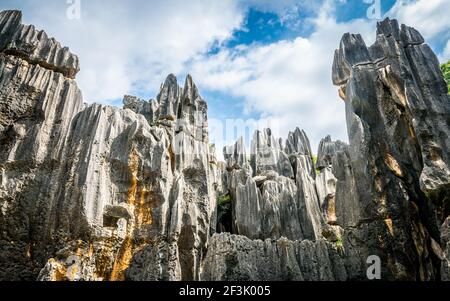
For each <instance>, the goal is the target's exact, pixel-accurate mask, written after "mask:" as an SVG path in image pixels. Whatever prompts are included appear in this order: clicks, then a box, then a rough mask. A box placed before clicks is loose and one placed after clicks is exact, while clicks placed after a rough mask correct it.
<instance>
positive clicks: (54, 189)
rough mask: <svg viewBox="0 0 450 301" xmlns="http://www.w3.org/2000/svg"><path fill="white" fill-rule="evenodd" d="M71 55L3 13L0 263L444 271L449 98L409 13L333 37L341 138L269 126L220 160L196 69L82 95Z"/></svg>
mask: <svg viewBox="0 0 450 301" xmlns="http://www.w3.org/2000/svg"><path fill="white" fill-rule="evenodd" d="M79 70H80V64H79V60H78V58H77V56H76V55H74V54H72V53H71V52H70V51H69V49H68V48H67V47H62V46H61V45H60V44H59V43H58V42H57V41H56V40H55V39H53V38H49V37H48V36H47V35H46V34H45V32H43V31H38V30H36V29H35V28H34V27H33V26H32V25H23V24H22V23H21V13H20V12H18V11H4V12H1V13H0V145H1V148H0V280H36V279H38V280H43V281H66V280H98V281H121V280H366V279H367V278H366V269H367V264H366V260H367V258H368V256H370V255H378V256H379V257H380V258H381V260H382V263H383V264H382V277H383V279H384V280H399V279H402V280H403V279H407V280H432V279H439V278H441V279H447V280H448V279H449V278H450V276H449V266H448V258H449V240H450V238H449V231H448V228H449V226H448V225H449V222H448V221H449V220H448V216H449V214H450V212H449V205H448V195H449V181H450V180H449V168H448V166H449V152H448V149H449V146H450V145H449V140H448V137H449V136H450V135H449V134H450V133H449V129H450V127H449V120H450V114H449V112H450V110H449V103H450V102H449V99H448V96H447V94H446V90H445V89H444V88H446V86H445V85H444V83H443V79H442V76H441V75H440V73H438V72H439V71H438V70H439V69H438V63H437V59H436V57H435V56H434V54H433V53H432V52H431V50H430V49H429V47H428V46H427V45H426V44H424V41H423V39H422V38H421V36H420V34H419V33H418V32H417V31H415V30H414V29H412V28H409V27H406V26H402V27H399V26H398V24H397V23H396V21H391V20H386V21H384V22H381V23H380V24H379V25H378V35H377V41H376V43H375V44H374V45H373V46H371V47H369V48H368V47H366V45H365V44H364V42H363V41H362V39H361V37H360V36H358V35H349V34H347V35H345V36H344V37H343V39H342V42H341V45H340V49H339V50H337V51H336V54H335V62H334V66H333V80H334V82H335V84H336V85H338V86H339V87H340V95H341V97H342V98H343V99H344V100H345V106H346V111H347V123H348V128H349V138H350V144H346V143H344V142H341V141H333V140H332V139H331V137H326V138H325V139H323V140H322V141H321V143H320V147H319V150H318V153H317V160H315V159H316V156H315V155H314V153H313V152H312V150H311V147H310V143H309V139H308V137H307V135H306V133H305V132H304V131H302V130H300V129H295V130H294V131H293V132H291V133H289V134H288V136H287V137H286V139H285V140H283V139H281V137H275V136H274V134H273V133H272V131H271V130H270V129H264V130H258V131H256V132H255V133H254V136H253V138H252V141H251V143H250V148H249V149H248V150H246V147H245V143H244V140H243V139H240V140H238V141H237V142H236V144H235V145H232V146H228V147H226V148H225V149H224V158H225V161H226V162H218V161H217V159H216V156H215V149H214V146H213V145H210V143H209V135H208V117H207V103H206V101H205V100H204V99H203V98H202V97H201V95H200V93H199V90H198V88H197V87H196V85H195V83H194V81H193V79H192V78H191V77H190V76H187V78H186V80H185V82H184V84H183V85H182V86H180V85H179V84H178V81H177V78H176V77H175V76H174V75H169V76H168V77H167V79H166V80H165V82H164V83H163V84H162V85H161V89H160V92H159V93H158V95H157V96H156V97H155V99H152V100H149V101H147V100H143V99H140V98H138V97H134V96H125V97H124V100H123V103H124V105H123V108H117V107H111V106H104V105H97V104H93V105H89V106H87V105H86V104H84V102H83V98H82V94H81V91H80V90H79V89H78V87H77V84H76V81H75V77H76V74H77V73H78V71H79ZM444 90H445V91H444ZM224 232H225V233H224ZM438 267H440V271H441V274H439V269H438Z"/></svg>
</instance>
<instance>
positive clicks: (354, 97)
mask: <svg viewBox="0 0 450 301" xmlns="http://www.w3.org/2000/svg"><path fill="white" fill-rule="evenodd" d="M333 81H334V83H335V84H336V85H339V86H340V90H341V95H344V96H345V105H346V112H347V126H348V131H349V138H350V148H349V158H350V163H351V167H352V171H353V175H354V180H355V184H356V191H357V196H358V199H359V204H360V208H361V210H360V216H359V218H358V226H357V227H356V228H355V229H353V230H352V236H354V238H355V239H363V240H364V241H365V245H364V246H361V247H362V248H367V250H369V251H370V252H373V253H374V254H376V255H379V256H380V257H381V258H382V261H383V262H385V263H386V265H385V266H384V270H383V274H384V275H386V276H385V277H386V278H388V279H411V280H415V279H420V280H429V279H436V278H438V277H439V276H438V275H437V274H436V269H435V268H434V267H435V266H436V265H437V262H438V259H437V258H436V257H437V256H435V255H434V253H436V252H433V250H434V249H435V248H432V245H434V246H436V245H438V243H437V242H439V241H440V237H439V230H438V226H439V224H440V222H442V221H443V220H442V217H444V218H445V217H446V216H447V215H448V214H449V212H448V195H449V194H448V192H449V190H448V189H449V181H450V176H449V175H450V170H449V164H450V161H449V154H450V153H449V152H448V149H449V146H450V145H449V143H450V140H449V138H448V137H450V136H449V134H450V101H449V98H448V96H447V88H446V85H445V82H444V80H443V78H442V75H441V73H440V71H439V64H438V60H437V58H436V56H435V55H434V54H433V52H432V51H431V49H430V48H429V46H428V45H426V44H424V40H423V38H422V37H421V35H420V34H419V33H418V32H417V31H416V30H415V29H413V28H410V27H407V26H404V25H402V26H401V27H399V25H398V23H397V21H395V20H389V19H386V20H385V21H383V22H381V23H379V24H378V31H377V40H376V42H375V44H374V45H372V46H371V47H369V48H368V47H366V45H365V44H364V41H363V40H362V38H361V36H360V35H351V34H346V35H344V37H343V38H342V41H341V45H340V49H339V50H337V51H336V53H335V61H334V66H333ZM435 206H437V207H438V210H437V212H438V216H440V217H439V218H438V220H437V219H436V214H435V212H436V211H435ZM352 219H353V218H352Z"/></svg>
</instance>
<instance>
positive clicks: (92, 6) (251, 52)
mask: <svg viewBox="0 0 450 301" xmlns="http://www.w3.org/2000/svg"><path fill="white" fill-rule="evenodd" d="M74 1H77V0H70V1H66V0H49V1H29V0H2V1H1V3H0V9H12V8H15V9H21V10H22V11H23V16H24V22H25V23H32V24H35V25H36V26H37V27H39V28H42V29H45V30H46V31H47V32H48V33H49V34H50V35H52V36H54V37H56V38H57V39H58V40H59V41H61V42H62V43H63V44H65V45H67V46H69V47H70V48H71V50H72V51H73V52H75V53H76V54H78V55H79V56H80V60H81V68H82V70H81V72H80V73H79V75H78V77H77V81H78V83H79V85H80V87H81V89H82V91H83V95H84V98H85V101H86V102H88V103H93V102H97V103H103V104H111V105H117V106H120V105H121V101H122V97H123V95H125V94H132V95H136V96H140V97H142V98H145V99H150V98H154V97H155V96H156V95H157V93H158V89H159V86H160V84H161V82H163V81H164V78H165V77H166V76H167V75H168V74H169V73H174V74H176V75H177V76H178V79H179V82H180V84H181V85H182V84H183V82H184V77H185V76H186V75H187V74H188V73H190V74H192V76H193V78H194V81H195V82H196V83H197V85H198V86H199V89H200V91H201V94H202V95H203V97H204V98H205V99H206V100H207V102H208V104H209V118H210V127H211V139H212V141H213V142H215V143H216V144H217V145H218V148H219V149H220V148H222V146H223V145H225V144H229V143H232V142H233V141H234V140H236V139H237V138H238V137H237V136H238V135H239V134H242V133H237V136H236V137H234V136H233V135H232V136H230V135H225V137H224V133H226V131H225V130H224V129H223V128H222V129H221V128H220V126H222V127H223V126H224V124H225V121H226V120H228V121H229V122H230V123H232V121H233V120H236V119H241V120H242V121H243V122H244V124H246V125H248V126H250V127H251V125H254V124H256V123H258V124H260V125H261V126H264V125H270V126H271V127H275V128H276V129H275V133H277V134H278V135H279V136H281V137H283V138H284V137H286V135H287V133H288V131H289V130H294V129H295V127H297V126H298V127H300V128H303V129H304V130H305V131H306V132H307V134H308V135H309V137H310V140H311V143H312V146H313V148H314V149H316V148H317V145H318V143H319V141H320V139H321V138H322V137H325V136H326V135H328V134H331V135H332V137H333V138H334V139H341V140H347V133H346V125H345V115H344V104H343V103H342V101H341V100H340V99H339V97H338V96H337V92H336V87H333V85H332V83H331V63H332V59H333V51H334V49H335V48H337V47H338V45H339V40H340V38H341V36H342V35H343V34H344V33H345V32H355V33H361V34H362V35H363V37H364V38H365V40H366V43H367V44H371V43H372V42H373V40H374V38H375V24H376V21H377V20H376V19H373V18H368V14H367V11H368V9H369V8H370V7H371V6H372V5H373V2H374V1H375V0H369V1H364V0H347V1H345V0H320V1H305V0H273V1H272V0H246V1H245V0H229V1H210V0H192V1H189V2H187V1H184V0H151V1H148V0H134V1H120V0H110V1H108V2H107V3H108V5H105V1H101V0H90V1H87V0H79V2H77V3H79V4H80V6H79V8H80V10H79V12H80V15H79V18H72V17H73V15H70V16H69V15H68V14H67V11H68V8H73V7H74V6H72V5H73V4H72V3H73V2H74ZM366 2H370V3H366ZM187 3H189V4H187ZM380 3H381V17H382V18H384V17H385V16H389V17H392V18H398V19H399V20H400V21H401V22H403V23H406V24H408V25H411V26H414V27H416V28H417V29H419V30H420V31H421V32H422V34H423V35H424V36H425V38H426V40H427V42H428V43H429V44H430V45H431V47H432V48H433V49H434V51H435V52H436V54H437V55H438V57H439V58H440V59H441V60H442V61H444V60H447V59H450V42H449V41H450V18H448V16H447V12H448V8H449V7H450V0H417V1H409V0H403V1H400V0H398V1H395V0H381V1H380ZM76 8H78V6H77V7H76ZM75 11H78V10H75ZM71 12H73V10H72V11H71ZM71 16H72V17H71ZM76 17H78V16H76ZM241 124H242V123H241ZM247 136H248V135H247ZM246 140H247V141H248V140H249V137H246Z"/></svg>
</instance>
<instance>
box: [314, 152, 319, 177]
mask: <svg viewBox="0 0 450 301" xmlns="http://www.w3.org/2000/svg"><path fill="white" fill-rule="evenodd" d="M312 160H313V164H314V168H315V169H316V174H317V175H320V169H318V168H317V156H316V155H313V156H312Z"/></svg>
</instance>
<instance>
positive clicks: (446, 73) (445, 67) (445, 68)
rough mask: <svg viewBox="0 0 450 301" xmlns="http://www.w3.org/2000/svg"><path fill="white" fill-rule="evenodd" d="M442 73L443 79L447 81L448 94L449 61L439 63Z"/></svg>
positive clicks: (449, 80) (449, 90) (449, 82)
mask: <svg viewBox="0 0 450 301" xmlns="http://www.w3.org/2000/svg"><path fill="white" fill-rule="evenodd" d="M441 70H442V74H444V79H445V81H446V82H447V87H448V93H449V94H450V61H448V62H447V63H446V64H442V65H441Z"/></svg>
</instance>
